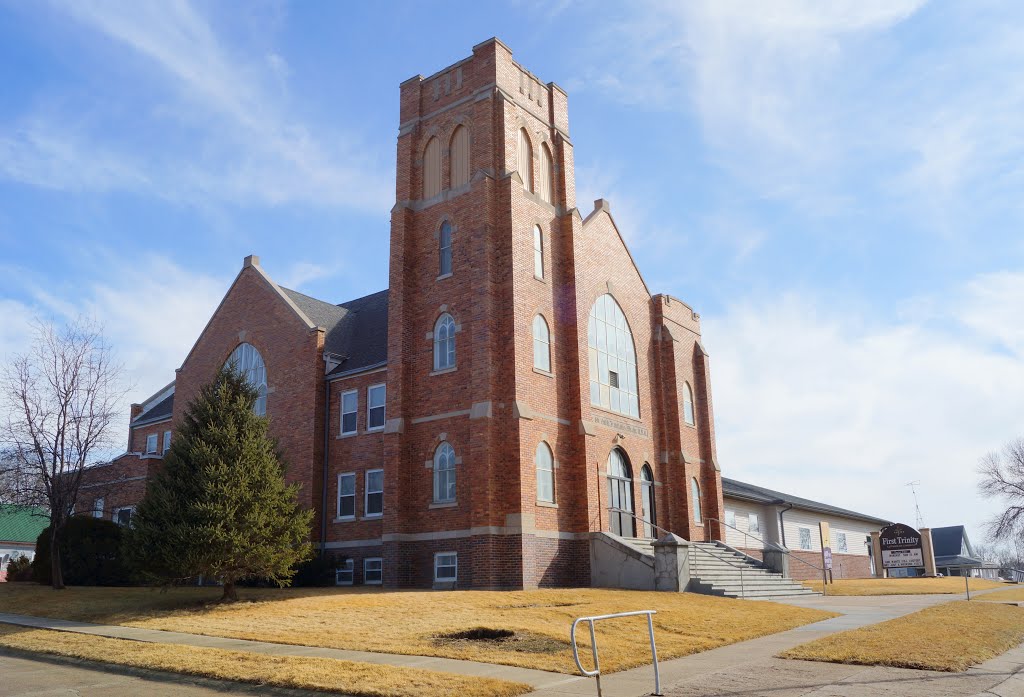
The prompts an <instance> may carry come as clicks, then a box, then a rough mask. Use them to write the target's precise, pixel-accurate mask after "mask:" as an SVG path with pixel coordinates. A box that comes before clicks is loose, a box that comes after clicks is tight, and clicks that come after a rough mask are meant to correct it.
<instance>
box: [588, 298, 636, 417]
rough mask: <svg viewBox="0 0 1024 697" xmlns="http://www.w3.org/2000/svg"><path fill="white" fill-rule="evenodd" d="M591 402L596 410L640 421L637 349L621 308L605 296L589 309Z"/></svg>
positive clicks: (613, 299) (612, 299)
mask: <svg viewBox="0 0 1024 697" xmlns="http://www.w3.org/2000/svg"><path fill="white" fill-rule="evenodd" d="M587 344H588V346H589V347H590V350H589V358H590V403H591V404H593V405H594V406H595V407H601V408H603V409H610V410H611V411H614V412H618V413H619V414H624V415H625V416H632V417H633V418H635V419H639V418H640V398H639V396H638V393H637V386H636V384H637V380H636V347H635V345H634V344H633V334H632V332H630V330H629V324H627V323H626V316H625V315H624V314H622V308H621V307H619V304H618V303H617V302H615V298H613V297H612V296H611V295H608V294H605V295H602V296H601V297H600V298H598V299H597V302H595V303H594V306H593V307H592V308H590V320H589V323H588V326H587Z"/></svg>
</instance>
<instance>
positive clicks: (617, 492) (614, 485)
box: [608, 448, 636, 537]
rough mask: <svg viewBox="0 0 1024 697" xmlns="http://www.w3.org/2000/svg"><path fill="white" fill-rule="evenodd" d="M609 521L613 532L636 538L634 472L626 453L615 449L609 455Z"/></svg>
mask: <svg viewBox="0 0 1024 697" xmlns="http://www.w3.org/2000/svg"><path fill="white" fill-rule="evenodd" d="M608 508H609V511H608V521H609V523H610V524H611V530H612V532H613V533H615V534H616V535H621V536H622V537H634V536H635V535H636V524H635V522H636V521H635V520H634V518H633V470H632V468H631V467H630V466H629V461H628V460H627V459H626V455H625V453H623V452H622V451H621V450H619V449H618V448H613V449H612V451H611V452H610V453H609V454H608Z"/></svg>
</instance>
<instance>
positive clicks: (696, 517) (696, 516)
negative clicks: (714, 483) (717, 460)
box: [690, 477, 703, 523]
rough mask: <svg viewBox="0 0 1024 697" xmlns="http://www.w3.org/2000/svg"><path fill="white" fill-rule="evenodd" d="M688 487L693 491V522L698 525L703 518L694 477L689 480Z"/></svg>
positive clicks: (698, 488) (698, 486)
mask: <svg viewBox="0 0 1024 697" xmlns="http://www.w3.org/2000/svg"><path fill="white" fill-rule="evenodd" d="M690 487H691V488H692V489H693V522H695V523H700V522H701V521H702V519H703V516H702V515H701V512H700V484H698V483H697V478H696V477H693V478H692V479H690Z"/></svg>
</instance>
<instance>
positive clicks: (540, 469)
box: [534, 441, 555, 503]
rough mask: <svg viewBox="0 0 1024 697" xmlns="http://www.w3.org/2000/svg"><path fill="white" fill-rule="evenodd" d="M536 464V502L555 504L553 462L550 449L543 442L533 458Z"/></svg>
mask: <svg viewBox="0 0 1024 697" xmlns="http://www.w3.org/2000/svg"><path fill="white" fill-rule="evenodd" d="M534 460H535V462H536V464H537V500H538V501H547V502H548V503H554V502H555V461H554V458H553V457H552V456H551V448H549V447H548V444H547V443H545V442H544V441H541V442H540V445H538V446H537V455H536V457H535V458H534Z"/></svg>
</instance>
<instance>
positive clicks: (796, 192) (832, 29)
mask: <svg viewBox="0 0 1024 697" xmlns="http://www.w3.org/2000/svg"><path fill="white" fill-rule="evenodd" d="M1013 12H1015V9H1014V5H1013V3H987V4H985V5H983V6H972V7H969V8H968V7H965V6H959V7H957V6H951V5H939V6H935V7H932V6H928V5H926V3H925V1H924V0H899V1H888V0H882V1H878V2H875V1H850V2H845V1H844V2H830V3H820V2H813V1H812V0H775V1H773V2H767V3H758V4H757V5H751V4H750V3H744V2H739V1H734V0H703V1H702V0H697V1H695V2H685V3H679V2H672V1H671V0H649V1H647V2H640V3H632V4H630V6H629V7H628V9H627V8H622V9H621V10H620V11H619V12H618V13H617V14H616V16H615V17H614V21H608V22H603V23H601V25H600V26H599V27H598V28H595V29H593V31H592V32H591V33H590V36H589V42H588V44H587V46H588V49H587V51H586V52H584V53H583V55H584V56H585V59H586V61H587V63H586V67H583V68H581V72H580V77H579V78H577V80H576V81H575V84H576V86H577V87H578V89H593V90H600V91H602V92H603V93H605V94H606V95H608V96H609V97H610V98H612V99H616V100H619V101H623V102H626V103H630V104H633V105H636V106H637V107H639V108H642V109H648V110H650V109H666V110H674V111H677V112H680V113H683V114H686V115H692V116H693V117H694V120H695V123H696V125H697V126H698V127H699V129H700V131H701V133H702V135H703V140H704V142H705V145H706V147H707V149H708V153H709V158H710V160H711V162H713V163H714V164H716V165H717V166H718V167H720V168H721V169H722V170H723V171H725V172H727V173H728V174H729V175H730V176H731V177H732V180H733V181H734V182H736V183H738V184H740V185H741V186H742V187H744V188H745V189H746V190H747V191H749V192H750V193H751V194H752V195H753V196H755V197H763V198H770V199H777V200H785V201H787V202H789V203H791V204H795V205H796V206H798V207H799V208H800V209H801V210H802V211H804V212H810V213H812V214H817V215H821V214H825V215H834V214H836V213H844V214H845V213H849V212H851V211H857V210H862V209H863V208H864V207H872V208H876V209H877V208H879V207H880V206H889V207H892V208H898V209H904V210H907V209H909V210H910V211H911V212H912V214H913V215H915V216H917V217H918V219H919V222H920V224H921V225H922V227H925V228H928V229H938V230H940V231H942V232H946V233H949V232H950V231H951V230H953V229H956V228H957V223H958V222H959V220H958V219H959V218H962V217H964V216H966V215H969V214H972V213H973V214H975V215H976V207H977V206H978V204H979V201H981V202H984V203H985V204H990V205H992V206H996V207H1004V208H1012V209H1013V210H1015V211H1017V212H1019V211H1020V204H1019V201H1018V200H1017V199H1019V197H1012V196H1010V195H1009V192H1010V191H1012V190H1014V187H1015V186H1017V189H1018V190H1019V185H1020V184H1021V183H1024V181H1022V180H1024V165H1022V164H1021V162H1022V161H1024V157H1022V156H1024V122H1022V121H1021V119H1020V118H1019V114H1020V113H1021V111H1022V110H1024V86H1022V85H1021V84H1020V81H1019V80H1016V79H1015V76H1016V75H1018V74H1019V73H1020V71H1021V69H1024V45H1022V44H1021V42H1020V41H1019V36H1017V34H1016V32H1014V31H1012V30H1011V29H1010V27H1012V26H1014V25H1017V23H1016V22H1013V21H1010V17H1008V16H1007V15H1008V14H1010V13H1013ZM915 22H916V23H917V24H915V25H914V30H913V31H903V30H904V29H905V28H906V27H907V26H909V25H911V24H912V23H915ZM916 33H923V34H927V36H928V37H929V40H928V41H924V40H922V38H921V37H920V36H917V35H915V34H916ZM595 66H599V67H595ZM972 209H974V210H972ZM961 227H963V226H961Z"/></svg>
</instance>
